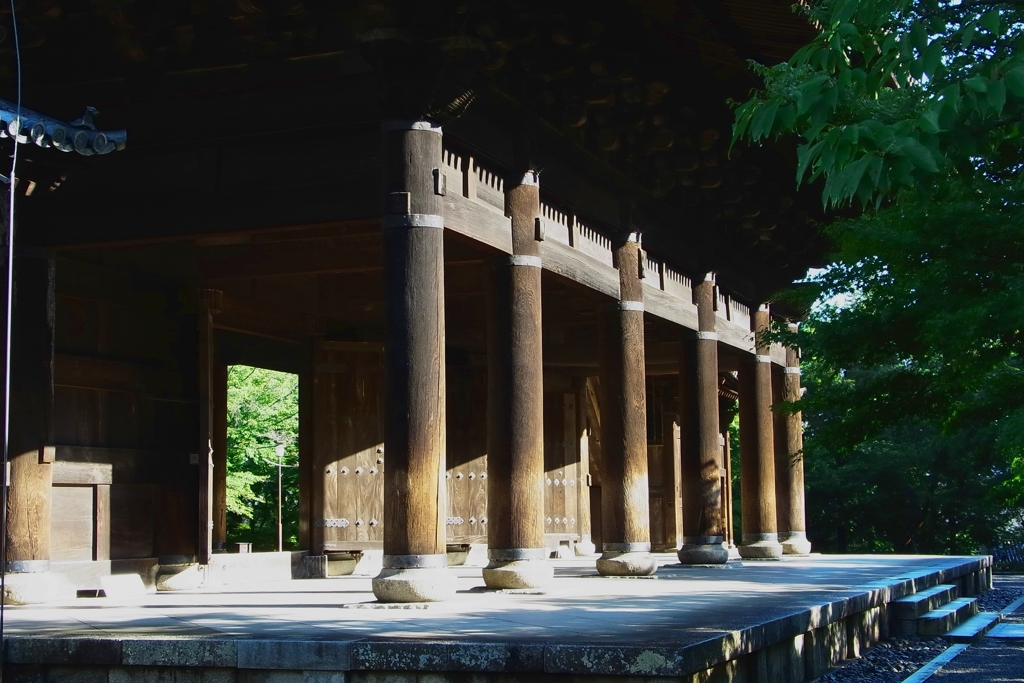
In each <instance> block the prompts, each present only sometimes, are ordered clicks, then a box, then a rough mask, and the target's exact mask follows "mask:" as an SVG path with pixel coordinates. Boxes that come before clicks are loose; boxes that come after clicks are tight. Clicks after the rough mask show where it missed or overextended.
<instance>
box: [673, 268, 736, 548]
mask: <svg viewBox="0 0 1024 683" xmlns="http://www.w3.org/2000/svg"><path fill="white" fill-rule="evenodd" d="M716 296H717V294H716V292H715V281H714V276H713V275H712V274H708V276H707V277H706V278H705V279H704V281H703V282H701V283H699V284H697V285H695V286H694V288H693V297H694V300H695V302H696V304H697V327H698V331H697V334H696V337H695V338H694V339H689V340H685V341H684V342H683V349H684V353H683V358H682V361H681V363H680V373H679V377H680V386H679V400H680V405H681V406H685V408H683V409H682V410H683V411H684V414H683V423H684V425H685V426H686V431H685V433H684V435H683V444H684V445H683V448H682V474H683V486H684V491H683V501H684V503H683V504H684V508H683V544H682V546H681V547H680V548H679V552H678V556H679V561H680V562H681V563H683V564H723V563H725V562H728V561H729V551H728V550H726V549H725V547H724V546H723V545H722V543H723V541H724V537H723V531H722V489H721V476H722V474H721V473H722V460H721V457H722V456H721V449H720V448H719V444H718V438H719V433H720V432H719V428H718V423H719V415H718V334H717V333H716V332H715V327H716V322H715V318H716V316H715V298H716Z"/></svg>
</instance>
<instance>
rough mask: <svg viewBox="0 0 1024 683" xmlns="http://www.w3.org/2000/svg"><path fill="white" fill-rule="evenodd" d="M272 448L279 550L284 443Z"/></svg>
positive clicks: (281, 536) (278, 545)
mask: <svg viewBox="0 0 1024 683" xmlns="http://www.w3.org/2000/svg"><path fill="white" fill-rule="evenodd" d="M274 450H275V451H276V452H277V552H281V551H282V550H284V545H283V543H282V541H283V536H284V527H283V526H282V524H281V467H282V466H283V460H284V444H283V443H279V444H277V448H275V449H274Z"/></svg>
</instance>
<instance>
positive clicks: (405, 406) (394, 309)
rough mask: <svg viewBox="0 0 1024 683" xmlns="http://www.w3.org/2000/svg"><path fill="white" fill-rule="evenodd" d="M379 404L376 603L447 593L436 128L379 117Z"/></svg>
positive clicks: (449, 588) (450, 590) (438, 131)
mask: <svg viewBox="0 0 1024 683" xmlns="http://www.w3.org/2000/svg"><path fill="white" fill-rule="evenodd" d="M382 137H383V141H382V142H383V145H382V148H383V158H384V192H385V197H384V207H385V208H384V217H383V231H384V280H385V285H384V290H385V291H384V306H385V312H384V315H385V326H384V329H385V347H386V348H385V356H386V361H385V362H386V366H387V372H386V374H387V399H386V407H385V423H386V431H385V437H384V440H385V449H386V450H385V458H386V461H385V465H386V466H385V468H384V568H383V569H382V571H381V573H380V574H379V575H378V576H377V577H376V578H375V579H374V580H373V592H374V595H376V596H377V599H378V600H381V601H382V602H424V601H432V600H441V599H444V598H446V597H449V596H451V595H453V594H454V579H453V577H451V576H450V575H449V574H448V572H447V569H446V566H447V560H448V558H447V554H446V548H445V535H446V528H445V521H446V520H445V510H446V505H445V502H444V495H445V487H444V472H445V368H444V357H445V356H444V354H445V338H444V239H443V238H444V231H443V228H444V220H443V217H442V215H441V211H442V207H443V201H442V195H441V193H442V192H443V191H444V190H443V186H444V182H443V181H444V179H443V177H442V175H441V127H440V125H438V124H436V123H434V122H432V121H427V120H416V121H401V120H392V121H386V122H385V123H384V125H383V126H382Z"/></svg>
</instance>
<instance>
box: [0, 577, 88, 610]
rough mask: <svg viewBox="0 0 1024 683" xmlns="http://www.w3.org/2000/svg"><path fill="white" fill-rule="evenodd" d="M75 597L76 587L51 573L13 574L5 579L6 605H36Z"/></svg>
mask: <svg viewBox="0 0 1024 683" xmlns="http://www.w3.org/2000/svg"><path fill="white" fill-rule="evenodd" d="M74 597H75V589H74V587H73V586H72V585H71V584H70V583H69V582H68V581H67V580H65V579H64V578H63V577H60V576H56V575H54V574H51V573H50V572H27V573H24V574H22V573H12V574H8V575H7V577H6V578H5V579H4V604H5V605H34V604H38V603H41V602H52V601H54V600H69V599H71V598H74Z"/></svg>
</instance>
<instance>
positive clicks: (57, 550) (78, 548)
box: [50, 486, 94, 562]
mask: <svg viewBox="0 0 1024 683" xmlns="http://www.w3.org/2000/svg"><path fill="white" fill-rule="evenodd" d="M93 495H94V494H93V487H92V486H54V487H53V489H52V500H53V508H52V515H53V516H52V517H51V520H52V521H51V527H50V528H51V534H50V560H51V561H53V562H71V561H76V560H92V559H93Z"/></svg>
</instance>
